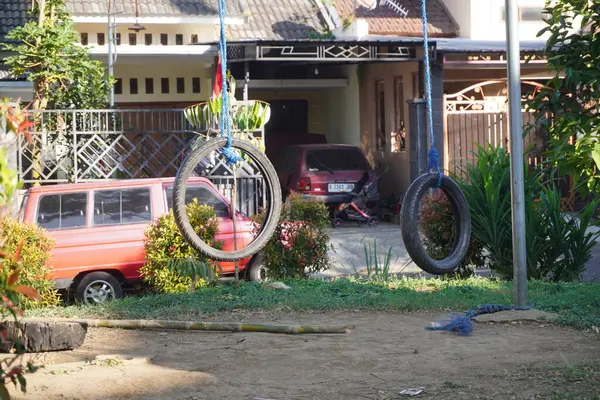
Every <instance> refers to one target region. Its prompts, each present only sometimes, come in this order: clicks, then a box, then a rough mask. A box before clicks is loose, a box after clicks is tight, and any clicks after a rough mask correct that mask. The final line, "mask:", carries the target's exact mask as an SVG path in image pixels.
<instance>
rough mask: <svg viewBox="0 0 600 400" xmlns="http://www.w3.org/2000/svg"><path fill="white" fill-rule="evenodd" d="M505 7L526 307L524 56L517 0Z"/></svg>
mask: <svg viewBox="0 0 600 400" xmlns="http://www.w3.org/2000/svg"><path fill="white" fill-rule="evenodd" d="M505 6H506V45H507V48H506V58H507V63H506V64H507V67H508V76H507V77H508V84H507V85H508V119H509V127H510V178H511V179H510V180H511V199H512V246H513V279H514V283H513V288H514V289H513V291H514V294H513V297H514V302H515V305H517V306H526V305H527V243H526V236H525V188H524V171H523V121H522V116H521V55H520V49H519V34H518V24H519V21H518V18H517V14H518V8H517V0H505Z"/></svg>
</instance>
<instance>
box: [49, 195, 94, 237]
mask: <svg viewBox="0 0 600 400" xmlns="http://www.w3.org/2000/svg"><path fill="white" fill-rule="evenodd" d="M86 210H87V193H65V194H51V195H46V196H42V197H41V198H40V200H39V204H38V210H37V224H38V225H39V226H40V227H42V228H44V229H48V230H56V229H70V228H84V227H85V226H86Z"/></svg>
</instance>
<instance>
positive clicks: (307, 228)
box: [253, 193, 331, 279]
mask: <svg viewBox="0 0 600 400" xmlns="http://www.w3.org/2000/svg"><path fill="white" fill-rule="evenodd" d="M262 221H264V213H261V214H260V215H258V216H255V217H254V221H253V222H254V226H255V229H256V230H257V231H258V229H259V228H260V224H261V222H262ZM328 222H329V211H328V210H327V207H325V204H324V203H322V202H320V201H316V200H312V199H305V198H303V197H302V196H301V195H300V194H297V193H292V194H290V196H288V198H287V200H286V202H285V203H284V205H283V208H282V211H281V216H280V221H279V224H278V225H277V228H276V229H275V233H274V234H273V236H272V237H271V239H270V240H269V242H268V243H267V245H266V246H265V248H264V250H263V252H264V260H265V267H266V274H267V277H268V278H269V279H284V278H307V277H308V274H309V273H316V272H321V271H325V270H327V269H328V268H329V267H330V263H329V256H328V253H327V251H328V250H329V248H330V246H331V245H330V238H329V235H328V234H327V232H326V230H325V227H326V226H327V225H328Z"/></svg>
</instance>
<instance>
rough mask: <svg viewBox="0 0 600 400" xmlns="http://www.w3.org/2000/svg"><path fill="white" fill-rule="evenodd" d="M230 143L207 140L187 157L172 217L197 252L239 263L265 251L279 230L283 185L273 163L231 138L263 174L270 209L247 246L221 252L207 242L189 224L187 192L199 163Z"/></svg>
mask: <svg viewBox="0 0 600 400" xmlns="http://www.w3.org/2000/svg"><path fill="white" fill-rule="evenodd" d="M226 144H227V138H224V137H223V138H215V139H210V140H208V141H206V142H205V143H204V144H202V145H200V146H198V147H197V148H195V149H194V150H192V152H191V153H190V154H189V155H188V157H187V158H186V159H185V160H184V162H183V164H182V165H181V167H180V168H179V170H178V171H177V175H176V176H175V183H174V185H173V214H174V216H175V223H176V224H177V227H178V228H179V230H180V231H181V234H182V236H183V237H184V239H185V240H186V241H187V242H188V243H189V244H190V246H192V247H193V248H194V249H195V250H197V251H199V252H201V253H202V254H204V255H206V256H207V257H208V258H210V259H211V260H214V261H238V260H243V259H245V258H249V257H252V256H253V255H254V254H257V253H258V252H259V251H260V250H262V249H263V248H264V247H265V245H266V244H267V242H268V241H269V239H270V238H271V236H273V233H274V232H275V229H276V228H277V224H278V222H279V216H280V214H281V206H282V203H281V186H280V184H279V178H278V177H277V172H275V168H274V167H273V164H271V162H270V161H269V159H268V158H267V156H266V155H264V153H262V152H261V151H260V150H259V149H258V148H257V147H255V146H254V145H252V144H251V143H249V142H248V141H245V140H241V139H232V140H231V146H232V148H234V149H238V150H242V151H244V152H245V153H246V155H247V156H248V157H249V158H250V159H251V160H252V162H253V164H254V165H255V166H256V167H257V168H258V170H259V171H260V173H262V176H263V179H264V184H265V186H266V190H265V191H266V194H267V198H268V199H269V200H270V204H269V207H266V210H265V211H266V213H265V220H264V222H263V224H262V225H261V229H260V231H259V232H258V235H257V236H256V237H255V238H254V240H253V241H252V242H250V243H249V244H248V245H246V246H245V247H243V248H241V249H239V250H234V251H223V250H218V249H215V248H213V247H211V246H210V245H208V244H207V243H205V242H204V241H203V240H202V239H200V237H199V236H198V235H197V234H196V232H195V231H194V227H193V226H192V225H191V224H190V220H189V217H188V215H187V212H186V204H185V192H186V188H187V181H188V179H189V178H190V177H191V175H192V173H193V172H194V169H195V168H196V166H197V165H198V163H199V162H200V161H201V160H203V159H204V158H206V157H208V156H210V154H211V153H212V152H213V151H216V150H220V149H222V148H223V147H225V145H226Z"/></svg>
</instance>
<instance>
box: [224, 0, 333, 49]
mask: <svg viewBox="0 0 600 400" xmlns="http://www.w3.org/2000/svg"><path fill="white" fill-rule="evenodd" d="M242 1H243V3H242V6H243V8H244V11H245V12H246V15H247V16H248V18H247V21H246V22H245V23H244V24H243V25H230V26H228V27H227V38H228V39H229V40H270V39H275V40H277V39H283V40H286V39H306V38H308V37H309V35H310V34H311V33H320V32H322V31H323V29H324V27H325V26H326V25H324V23H323V21H322V20H321V19H320V18H319V15H320V12H319V6H318V4H316V3H314V2H313V1H310V0H242ZM314 1H316V2H318V1H321V0H314Z"/></svg>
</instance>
